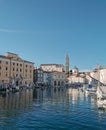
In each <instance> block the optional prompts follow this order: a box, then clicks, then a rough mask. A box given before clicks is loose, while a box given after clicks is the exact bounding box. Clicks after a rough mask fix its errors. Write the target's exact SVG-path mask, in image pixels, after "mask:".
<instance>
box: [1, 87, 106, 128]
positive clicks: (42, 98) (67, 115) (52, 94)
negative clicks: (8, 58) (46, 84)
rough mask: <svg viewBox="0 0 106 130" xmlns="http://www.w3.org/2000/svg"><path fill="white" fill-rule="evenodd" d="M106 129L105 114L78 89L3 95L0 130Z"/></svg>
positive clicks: (92, 100) (105, 112) (45, 90)
mask: <svg viewBox="0 0 106 130" xmlns="http://www.w3.org/2000/svg"><path fill="white" fill-rule="evenodd" d="M2 129H3V130H9V129H10V130H82V129H83V130H106V111H105V110H99V109H98V108H97V104H96V99H95V98H94V97H91V96H85V95H84V94H83V93H82V92H81V91H78V90H77V89H64V90H63V89H57V90H56V89H44V90H41V89H36V90H34V91H33V90H30V91H29V90H27V91H23V92H20V93H15V94H8V95H7V96H4V97H3V96H0V130H2Z"/></svg>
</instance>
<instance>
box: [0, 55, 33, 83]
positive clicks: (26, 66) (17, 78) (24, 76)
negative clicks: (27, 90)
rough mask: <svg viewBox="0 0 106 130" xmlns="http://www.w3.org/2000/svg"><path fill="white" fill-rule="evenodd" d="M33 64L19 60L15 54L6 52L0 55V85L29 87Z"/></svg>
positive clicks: (31, 81) (31, 79)
mask: <svg viewBox="0 0 106 130" xmlns="http://www.w3.org/2000/svg"><path fill="white" fill-rule="evenodd" d="M33 70H34V63H32V62H30V61H26V60H23V59H21V58H20V57H19V56H18V55H17V54H14V53H11V52H7V53H6V55H5V56H2V55H0V84H13V83H14V84H16V85H31V84H32V83H33Z"/></svg>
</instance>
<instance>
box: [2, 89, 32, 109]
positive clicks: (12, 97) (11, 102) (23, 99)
mask: <svg viewBox="0 0 106 130" xmlns="http://www.w3.org/2000/svg"><path fill="white" fill-rule="evenodd" d="M32 101H33V91H32V90H30V91H23V92H17V93H15V94H13V93H9V94H7V95H6V96H5V97H2V96H0V110H16V109H18V110H19V109H23V108H26V107H27V106H29V105H30V103H31V102H32Z"/></svg>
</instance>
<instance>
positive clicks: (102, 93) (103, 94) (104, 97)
mask: <svg viewBox="0 0 106 130" xmlns="http://www.w3.org/2000/svg"><path fill="white" fill-rule="evenodd" d="M98 72H99V80H98V86H97V105H98V108H106V86H105V85H100V69H98Z"/></svg>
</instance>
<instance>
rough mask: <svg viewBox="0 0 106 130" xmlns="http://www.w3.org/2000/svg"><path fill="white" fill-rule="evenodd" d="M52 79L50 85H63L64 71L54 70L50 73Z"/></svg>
mask: <svg viewBox="0 0 106 130" xmlns="http://www.w3.org/2000/svg"><path fill="white" fill-rule="evenodd" d="M51 75H52V76H51V77H52V81H51V85H52V86H65V85H66V76H65V73H64V72H57V71H54V72H52V73H51Z"/></svg>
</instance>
